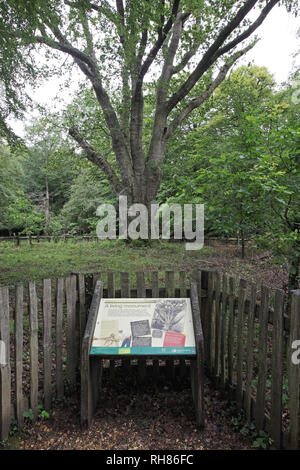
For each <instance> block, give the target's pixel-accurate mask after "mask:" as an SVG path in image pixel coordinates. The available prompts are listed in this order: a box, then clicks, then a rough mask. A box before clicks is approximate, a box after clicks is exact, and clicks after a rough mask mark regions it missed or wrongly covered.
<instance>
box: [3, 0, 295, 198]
mask: <svg viewBox="0 0 300 470" xmlns="http://www.w3.org/2000/svg"><path fill="white" fill-rule="evenodd" d="M281 3H284V4H285V5H286V7H287V8H288V9H289V10H290V11H293V12H297V5H298V1H297V0H288V1H285V2H281ZM277 4H279V0H268V1H262V0H246V1H241V0H222V1H216V2H211V1H207V0H201V1H199V0H171V1H163V0H153V1H152V0H151V1H148V0H139V1H137V0H127V1H123V0H116V1H115V2H114V1H108V0H106V1H102V0H101V1H97V0H95V1H90V0H73V1H72V0H64V1H60V0H35V1H31V0H8V1H5V2H1V4H0V5H1V17H2V19H1V24H0V31H1V39H2V41H3V44H4V47H3V50H4V53H3V55H2V57H1V64H0V65H1V75H2V76H1V78H2V81H3V83H4V87H5V105H6V107H7V109H8V110H11V111H12V112H18V111H19V110H20V109H21V110H22V108H24V106H25V100H24V96H23V95H22V87H23V85H24V82H26V80H27V77H28V80H30V77H32V78H34V79H35V80H37V78H38V77H39V76H45V74H46V75H47V74H51V73H53V72H58V73H60V72H61V70H62V68H63V67H62V65H63V66H64V67H66V68H67V69H70V68H71V67H72V66H73V64H75V65H76V67H77V68H79V69H80V71H81V72H82V73H83V76H84V77H85V78H86V80H87V81H88V83H89V84H90V85H91V87H92V89H93V91H94V94H95V96H96V99H97V103H98V105H99V107H100V109H101V113H102V115H103V119H104V122H105V125H106V128H107V130H108V133H109V137H110V141H111V147H112V150H113V152H114V155H115V158H116V162H117V169H115V168H113V166H112V165H111V164H110V163H109V162H108V161H107V158H106V157H105V155H103V154H102V153H101V152H100V151H96V150H95V149H94V148H93V146H92V145H91V144H90V142H88V141H87V140H86V138H85V136H84V134H82V132H81V129H80V128H79V127H78V126H77V125H76V123H74V125H73V126H72V127H70V128H69V133H70V135H71V136H72V137H73V138H74V139H75V140H76V142H77V143H78V145H79V146H80V147H81V148H82V149H83V150H84V152H85V153H86V155H87V157H88V158H89V159H90V160H91V161H93V162H94V163H95V164H96V165H98V166H99V167H100V168H101V170H102V171H103V172H104V173H105V175H106V177H107V179H108V181H109V183H110V184H111V186H112V188H113V191H114V193H115V194H116V195H119V194H120V193H122V194H127V195H128V198H129V201H131V202H133V201H136V202H144V203H146V204H150V203H151V201H154V200H155V199H156V195H157V191H158V189H159V187H160V183H161V178H162V175H161V165H162V162H163V159H164V155H165V148H166V144H167V142H168V139H169V138H170V137H171V136H172V134H173V133H174V132H175V130H176V129H177V128H178V126H180V125H181V123H182V122H183V121H184V120H185V119H186V118H187V116H189V114H190V113H191V112H192V111H193V110H195V109H196V108H198V107H199V106H201V105H202V104H203V103H204V102H205V101H206V100H207V99H208V98H209V97H210V96H211V95H212V93H213V92H214V90H215V89H216V88H217V87H218V86H219V85H220V83H221V82H222V81H223V80H224V78H225V77H226V74H227V73H228V71H229V70H230V68H231V67H232V65H233V64H234V63H235V62H236V61H237V60H238V59H239V58H240V57H241V56H243V55H244V54H246V53H247V51H248V50H249V49H250V48H252V47H253V46H254V44H255V42H256V39H252V40H251V36H252V35H253V33H255V31H256V30H257V29H258V27H259V26H260V25H261V24H262V22H263V21H264V19H265V18H266V17H267V15H268V14H269V12H270V11H271V10H272V8H273V7H275V6H276V5H277ZM34 51H38V52H39V53H40V54H41V55H42V56H43V58H44V61H43V65H42V66H40V64H38V63H37V62H38V60H37V56H36V55H35V54H34ZM63 56H65V59H63ZM50 58H51V59H55V60H54V62H52V60H51V61H49V59H50ZM62 59H63V64H62ZM49 64H50V66H49ZM52 64H54V65H52ZM149 82H152V83H153V84H154V90H155V99H154V101H155V105H154V109H153V116H152V117H153V123H152V129H151V136H150V138H149V139H144V138H143V137H144V132H145V123H144V100H145V91H146V88H147V86H146V85H147V83H149ZM7 112H8V111H6V108H5V107H3V108H2V118H3V119H2V123H5V119H4V118H5V116H6V114H7ZM2 127H3V128H4V130H7V129H5V125H4V124H3V126H2Z"/></svg>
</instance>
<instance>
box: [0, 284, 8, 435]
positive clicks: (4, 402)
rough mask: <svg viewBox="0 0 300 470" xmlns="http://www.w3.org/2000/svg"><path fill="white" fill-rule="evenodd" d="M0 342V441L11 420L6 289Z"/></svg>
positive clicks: (0, 300)
mask: <svg viewBox="0 0 300 470" xmlns="http://www.w3.org/2000/svg"><path fill="white" fill-rule="evenodd" d="M0 340H1V341H2V344H4V347H3V349H4V356H5V357H4V358H2V360H1V362H2V364H1V363H0V439H1V440H3V439H6V438H7V437H8V433H9V429H10V419H11V401H10V400H11V372H10V324H9V292H8V287H0Z"/></svg>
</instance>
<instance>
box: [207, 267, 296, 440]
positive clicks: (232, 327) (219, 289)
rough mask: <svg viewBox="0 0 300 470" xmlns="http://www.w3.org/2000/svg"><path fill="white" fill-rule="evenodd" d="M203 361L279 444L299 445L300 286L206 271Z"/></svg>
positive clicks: (217, 382) (247, 414) (218, 382)
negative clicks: (298, 350)
mask: <svg viewBox="0 0 300 470" xmlns="http://www.w3.org/2000/svg"><path fill="white" fill-rule="evenodd" d="M203 287H204V289H205V291H206V292H207V296H206V297H205V298H204V299H203V303H202V314H201V315H202V325H203V330H204V344H205V361H206V367H207V373H208V375H209V376H210V377H211V378H212V379H213V380H214V382H215V385H216V386H217V387H218V388H220V389H221V390H223V391H224V393H228V394H229V396H230V397H231V399H232V400H234V401H235V402H236V406H237V408H238V409H240V410H241V409H243V410H244V412H245V417H246V419H247V420H248V422H252V421H254V423H255V425H256V428H257V429H258V430H265V431H267V432H268V433H269V435H270V436H271V438H272V440H273V441H274V445H275V447H276V448H289V449H299V448H300V443H299V437H300V436H299V418H300V415H299V412H300V364H298V365H297V364H293V362H292V360H291V355H292V352H293V348H292V345H293V342H294V341H295V340H300V290H297V291H293V292H292V293H291V297H290V300H291V303H290V304H288V305H291V307H290V308H289V309H288V310H289V312H290V313H289V314H288V313H286V311H287V309H286V308H285V306H286V304H287V300H288V299H286V298H285V295H284V292H283V291H282V290H279V289H271V288H269V287H267V286H265V285H262V286H260V287H259V286H257V285H256V284H253V283H249V282H247V281H245V280H244V279H240V280H236V279H234V278H232V277H229V278H228V277H227V276H226V275H223V276H221V274H220V273H219V272H218V271H210V272H209V271H206V272H202V288H203Z"/></svg>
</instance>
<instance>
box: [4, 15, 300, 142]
mask: <svg viewBox="0 0 300 470" xmlns="http://www.w3.org/2000/svg"><path fill="white" fill-rule="evenodd" d="M299 29H300V20H299V18H295V17H294V16H292V15H291V14H288V13H287V11H286V9H285V8H284V7H275V8H273V10H272V11H271V13H270V14H269V15H268V16H267V18H266V19H265V21H264V23H263V24H262V25H261V26H260V27H259V29H258V30H257V34H258V35H259V37H261V40H260V41H259V43H258V44H256V46H255V47H254V48H253V49H252V50H251V51H249V53H248V54H247V55H246V56H245V57H244V58H243V59H242V60H240V61H239V62H238V65H242V64H247V63H249V62H252V63H254V64H255V65H259V66H265V67H267V68H268V70H269V71H270V72H271V73H272V74H273V75H274V77H275V80H276V81H277V83H281V82H283V81H285V80H287V78H288V75H289V73H290V72H291V71H292V69H295V68H296V67H298V68H299V67H300V55H299V56H298V58H297V62H296V60H295V59H293V57H292V56H293V54H294V53H295V52H296V51H297V50H300V38H297V30H299ZM58 85H59V81H58V80H56V79H52V80H51V81H48V82H47V84H46V85H44V86H42V87H41V88H40V89H39V90H37V91H36V92H35V93H34V95H33V97H34V99H35V100H36V101H37V102H38V103H40V104H42V105H50V104H51V103H52V104H53V103H54V102H56V100H55V96H56V94H57V92H58ZM69 93H70V92H68V91H66V92H65V101H66V102H70V100H71V96H70V94H69ZM60 106H61V105H60ZM26 120H27V119H26ZM27 122H28V121H27ZM10 124H11V126H12V127H13V129H14V131H15V132H16V133H17V134H18V135H20V136H22V135H23V130H24V124H23V123H22V122H20V121H10Z"/></svg>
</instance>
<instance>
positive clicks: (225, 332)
mask: <svg viewBox="0 0 300 470" xmlns="http://www.w3.org/2000/svg"><path fill="white" fill-rule="evenodd" d="M191 275H192V276H193V278H194V279H196V281H197V286H198V295H199V299H200V310H201V320H202V325H203V330H204V340H205V342H204V344H205V364H206V371H207V374H208V375H209V376H210V377H211V378H212V380H213V381H214V383H215V385H216V387H218V388H220V389H221V390H222V391H223V392H224V393H228V394H229V395H230V397H231V399H232V400H234V401H235V402H236V405H237V407H238V408H239V409H244V411H245V415H246V417H247V419H248V420H249V421H250V420H251V421H252V420H254V422H255V424H256V427H257V428H258V429H259V430H266V431H268V432H269V433H270V435H271V437H272V439H273V440H274V442H275V445H276V447H278V448H280V447H283V448H292V449H297V448H299V406H300V405H299V384H300V365H295V364H293V363H292V362H291V353H292V344H293V341H295V340H297V339H300V291H294V293H293V295H292V296H291V297H292V302H291V308H290V314H289V315H288V314H286V313H285V304H286V299H285V296H284V293H283V292H282V291H280V290H276V291H274V290H271V289H270V288H268V287H266V286H262V287H261V289H258V288H257V286H256V285H253V284H250V283H247V282H246V281H245V280H239V281H238V280H236V279H233V278H227V276H225V275H223V276H222V277H221V274H220V273H219V272H217V271H213V270H205V271H196V272H193V273H191V274H190V275H189V274H187V273H186V272H184V271H180V272H174V271H167V272H166V273H162V272H145V273H144V272H138V273H126V272H122V273H113V272H108V273H84V272H80V273H74V274H73V275H71V276H68V277H66V278H60V279H55V280H50V279H45V280H44V281H43V282H42V283H40V282H30V283H29V284H28V285H26V286H23V285H18V286H16V287H14V288H12V287H10V288H9V287H0V340H1V341H2V342H3V343H4V345H5V350H6V361H5V363H2V364H0V374H1V375H0V431H1V432H0V439H4V438H6V437H7V436H8V434H9V430H10V427H11V423H12V422H14V421H15V422H16V423H17V425H18V426H19V428H21V427H22V426H23V422H24V411H26V410H29V409H30V410H32V414H33V416H34V418H35V419H36V418H37V417H38V414H39V409H44V410H47V411H49V410H50V409H51V406H52V403H53V400H55V399H62V398H64V397H65V398H66V397H68V396H69V395H70V394H72V393H73V392H74V391H76V390H77V386H78V380H79V359H80V347H81V340H82V337H83V334H84V330H85V325H86V318H87V312H88V309H89V306H90V302H91V298H92V294H93V288H94V286H95V284H96V281H97V280H98V279H99V278H101V281H102V282H103V286H104V290H103V295H104V297H109V298H113V297H124V298H127V297H149V298H150V297H189V296H190V291H189V285H190V277H191ZM0 362H1V361H0ZM106 362H109V361H106ZM139 362H140V365H141V367H139V369H140V370H141V371H142V372H143V373H145V361H142V360H141V361H139ZM167 362H168V364H167V365H168V366H169V367H168V368H170V367H171V368H172V367H173V372H172V373H173V374H177V373H180V374H181V373H182V371H183V370H184V368H186V367H188V362H187V361H181V363H180V364H178V366H179V367H174V364H170V362H171V361H167ZM183 362H184V364H183ZM124 363H126V364H125V365H126V367H128V359H126V360H125V361H124ZM108 365H109V367H110V370H111V373H112V374H113V373H114V368H115V361H111V364H108ZM147 366H149V367H150V366H151V367H152V369H153V371H155V370H156V371H157V368H158V367H159V364H158V361H153V362H152V364H147ZM174 368H175V369H176V372H174ZM165 369H167V368H165ZM178 371H180V372H178ZM39 407H40V408H39Z"/></svg>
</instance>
